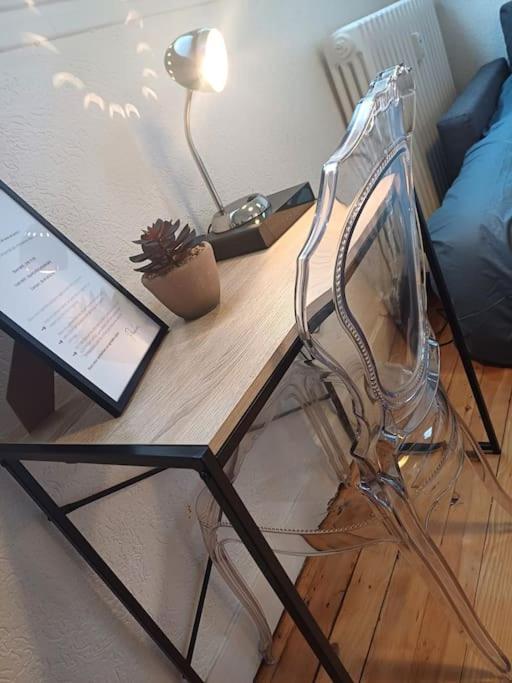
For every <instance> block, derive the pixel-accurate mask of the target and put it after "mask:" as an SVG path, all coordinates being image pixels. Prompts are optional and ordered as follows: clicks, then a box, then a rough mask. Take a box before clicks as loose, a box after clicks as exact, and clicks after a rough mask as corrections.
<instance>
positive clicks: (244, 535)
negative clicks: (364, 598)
mask: <svg viewBox="0 0 512 683" xmlns="http://www.w3.org/2000/svg"><path fill="white" fill-rule="evenodd" d="M200 474H201V477H202V478H203V479H204V482H205V484H206V486H207V487H208V488H209V489H210V491H211V492H212V494H213V495H214V496H215V498H216V500H217V502H218V503H219V505H220V506H221V509H222V510H223V512H224V514H225V515H226V517H227V518H228V519H229V521H230V522H231V524H232V525H233V528H234V529H235V531H236V532H237V533H238V535H239V536H240V540H241V541H242V542H243V544H244V545H245V547H246V548H247V550H248V551H249V553H250V554H251V556H252V558H253V560H254V561H255V562H256V564H257V565H258V567H259V568H260V569H261V571H262V573H263V575H264V576H265V578H266V579H267V581H268V582H269V583H270V585H271V586H272V588H273V590H274V591H275V593H276V595H277V597H278V598H279V600H280V601H281V602H282V604H283V606H284V608H285V609H286V610H287V611H288V613H289V614H290V616H291V618H292V619H293V620H294V622H295V623H296V625H297V627H298V628H299V630H300V631H301V633H302V635H303V636H304V638H305V639H306V641H307V642H308V644H309V645H310V647H311V649H312V650H313V652H314V653H315V655H316V656H317V657H318V660H319V662H320V664H321V665H322V666H323V667H324V669H325V670H326V672H327V674H328V675H329V676H330V678H331V680H333V681H334V682H335V683H352V679H351V678H350V675H349V674H348V672H347V671H346V670H345V668H344V667H343V665H342V663H341V662H340V660H339V659H338V657H337V655H336V654H335V652H334V650H333V649H332V647H331V645H330V644H329V641H328V639H327V638H326V637H325V636H324V634H323V633H322V631H321V629H320V627H319V626H318V624H317V622H316V621H315V619H314V618H313V616H312V615H311V612H310V611H309V610H308V608H307V607H306V605H305V603H304V602H303V600H302V599H301V597H300V595H299V593H298V592H297V589H296V588H295V586H294V585H293V583H292V581H291V580H290V578H289V576H288V575H287V573H286V572H285V570H284V569H283V567H282V565H281V563H280V562H279V560H278V559H277V557H276V556H275V555H274V553H273V552H272V549H271V548H270V546H269V545H268V543H267V541H266V540H265V538H264V536H263V534H262V533H261V531H260V530H259V528H258V526H257V525H256V523H255V522H254V520H253V519H252V517H251V515H250V514H249V512H248V510H247V508H246V507H245V505H244V504H243V502H242V500H241V498H240V496H239V495H238V494H237V492H236V491H235V489H234V488H233V486H232V484H231V482H230V481H229V478H228V477H227V476H226V474H225V473H224V470H223V469H222V467H221V466H220V464H219V463H218V462H217V459H216V458H215V457H214V456H213V455H212V454H211V453H210V452H208V453H207V454H206V455H205V456H203V459H202V470H201V471H200Z"/></svg>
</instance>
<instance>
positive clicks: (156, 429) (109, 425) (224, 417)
mask: <svg viewBox="0 0 512 683" xmlns="http://www.w3.org/2000/svg"><path fill="white" fill-rule="evenodd" d="M336 211H337V212H339V214H340V215H339V218H340V219H342V218H343V215H344V208H343V207H342V206H341V205H340V206H338V207H337V208H336ZM313 213H314V207H312V208H311V209H309V210H308V211H307V212H306V213H305V214H304V216H302V217H301V218H300V219H299V220H298V221H297V223H296V224H295V225H294V226H293V227H292V228H291V229H290V230H288V232H287V233H285V235H283V237H282V238H281V239H280V240H278V241H277V242H276V243H275V244H274V245H273V246H272V247H271V248H270V249H267V250H265V251H261V252H257V253H254V254H250V255H247V256H242V257H239V258H236V259H231V260H229V261H224V262H222V263H220V264H219V268H220V277H221V304H220V306H219V307H218V308H217V309H216V310H215V311H212V312H211V313H210V314H208V315H207V316H205V317H203V318H201V319H199V320H196V321H194V322H189V323H185V322H184V321H182V320H181V319H176V320H175V321H174V322H173V323H172V325H171V330H170V332H169V334H168V335H167V337H166V338H165V339H164V341H163V343H162V345H161V347H160V349H159V350H158V352H157V354H156V355H155V357H154V359H153V360H152V362H151V364H150V366H149V368H148V370H147V371H146V373H145V375H144V377H143V379H142V381H141V383H140V385H139V387H138V389H137V391H136V392H135V395H134V396H133V398H132V400H131V402H130V404H129V405H128V407H127V409H126V410H125V412H124V413H123V415H122V416H121V417H120V418H117V419H115V418H112V417H110V416H109V415H108V414H107V413H105V412H104V411H103V410H101V409H100V408H99V407H98V406H96V405H95V404H94V403H92V402H91V401H90V400H89V399H87V398H86V397H84V396H82V395H81V394H79V393H78V392H74V394H73V398H72V399H70V400H69V401H68V402H67V403H66V404H65V405H64V406H62V407H61V408H59V410H57V411H56V413H55V414H54V415H53V416H52V417H51V418H50V419H49V420H48V421H47V423H45V424H44V425H43V426H42V427H41V428H39V429H38V430H36V431H34V432H33V433H32V434H31V435H30V436H27V435H26V434H23V435H22V434H15V435H12V436H13V438H10V439H9V440H10V441H11V442H12V441H28V442H36V443H52V444H159V445H187V444H190V445H208V446H209V447H210V448H211V450H212V451H213V452H214V453H215V452H217V451H218V450H219V448H220V447H221V446H222V444H223V443H224V441H225V440H226V438H227V437H228V436H229V434H230V433H231V431H232V430H233V429H234V427H235V426H236V424H237V423H238V421H239V420H240V418H241V417H242V415H243V414H244V412H245V411H246V409H247V408H248V407H249V406H250V404H251V402H252V400H253V399H254V398H255V397H256V395H257V394H258V391H259V390H260V389H261V387H262V386H263V385H264V383H265V381H266V380H267V379H268V377H269V376H270V375H271V373H272V371H273V370H274V369H275V367H276V365H277V364H278V363H279V361H280V360H281V359H282V357H283V355H284V353H285V352H286V350H287V349H288V348H289V347H290V345H291V344H293V342H294V340H295V339H296V327H295V314H294V306H293V292H294V284H295V265H296V258H297V255H298V253H299V251H300V249H301V247H302V245H303V244H304V241H305V239H306V236H307V234H308V231H309V228H310V226H311V222H312V218H313ZM330 241H332V240H324V241H323V243H322V245H321V250H322V251H321V252H319V253H320V255H321V258H320V259H318V260H316V262H317V263H318V266H319V267H317V268H315V271H314V272H312V274H311V279H310V283H311V288H312V292H313V293H314V295H315V296H316V295H317V296H321V295H322V294H323V293H325V292H326V291H327V290H328V288H329V286H330V283H331V278H332V263H333V254H334V253H335V249H336V245H335V244H330ZM324 257H325V267H323V263H324Z"/></svg>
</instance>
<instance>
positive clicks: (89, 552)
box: [0, 204, 500, 683]
mask: <svg viewBox="0 0 512 683" xmlns="http://www.w3.org/2000/svg"><path fill="white" fill-rule="evenodd" d="M418 214H419V220H420V228H421V232H422V237H423V245H424V249H425V253H426V256H427V260H428V263H429V266H430V271H431V274H432V276H433V278H434V280H435V282H436V285H437V289H438V292H439V294H440V298H441V301H442V303H443V305H444V307H445V311H446V314H447V320H448V323H449V325H450V327H451V329H452V333H453V338H454V342H455V344H456V347H457V350H458V352H459V354H460V357H461V359H462V363H463V366H464V369H465V371H466V375H467V377H468V381H469V383H470V386H471V389H472V391H473V395H474V397H475V401H476V404H477V407H478V410H479V413H480V416H481V418H482V421H483V423H484V426H485V429H486V432H487V435H488V438H489V441H488V442H486V443H483V444H481V445H482V447H483V448H484V449H485V450H488V451H492V452H494V453H499V452H500V446H499V442H498V439H497V437H496V433H495V431H494V427H493V424H492V421H491V418H490V416H489V412H488V410H487V406H486V403H485V400H484V398H483V395H482V392H481V389H480V385H479V383H478V379H477V377H476V373H475V371H474V368H473V365H472V362H471V359H470V356H469V353H468V350H467V347H466V344H465V341H464V337H463V334H462V331H461V329H460V325H459V323H458V320H457V317H456V315H455V310H454V307H453V303H452V301H451V298H450V294H449V291H448V288H447V286H446V283H445V280H444V277H443V274H442V271H441V268H440V266H439V262H438V260H437V256H436V254H435V251H434V247H433V245H432V241H431V239H430V235H429V233H428V229H427V226H426V222H425V220H424V217H423V214H422V211H421V207H420V206H419V204H418ZM329 309H330V310H331V311H332V309H333V307H332V302H331V305H330V306H329V304H328V305H327V306H325V307H324V308H323V309H322V311H320V312H319V319H322V318H323V317H325V315H326V314H328V313H329ZM301 348H302V344H301V341H300V340H299V339H296V340H295V342H294V343H293V344H292V345H291V346H290V348H289V349H288V351H287V352H286V353H285V355H284V356H283V358H282V359H281V361H280V362H279V363H278V366H277V367H276V369H275V370H274V372H273V373H272V375H271V376H270V377H269V378H268V380H267V382H266V383H265V385H264V386H263V388H262V389H261V391H260V392H259V394H258V396H257V397H256V399H255V400H254V401H253V403H252V404H251V406H250V407H249V409H248V410H247V412H246V413H245V415H244V416H243V417H242V419H241V420H240V422H239V423H238V425H237V426H236V428H235V429H234V430H233V432H232V433H231V435H230V436H229V437H228V439H227V440H226V442H225V443H224V444H223V446H222V448H221V450H220V451H219V453H217V455H214V454H213V453H212V452H211V450H210V449H209V447H208V446H156V445H147V446H143V445H101V444H93V445H70V446H66V445H49V444H18V443H15V444H6V443H4V444H0V462H1V464H2V466H3V467H4V468H5V469H6V470H7V471H8V472H9V474H10V475H11V476H12V477H13V478H14V479H15V480H16V481H17V482H18V484H19V485H20V486H21V487H22V488H23V489H24V490H25V491H26V493H27V494H28V495H29V496H30V497H31V498H32V499H33V501H34V502H35V503H36V504H37V505H38V506H39V508H40V509H41V510H42V511H43V512H44V514H45V515H46V516H47V517H48V519H49V520H50V521H51V522H52V523H53V524H54V525H55V526H56V528H57V529H58V530H59V531H60V532H61V533H62V534H63V536H64V537H65V538H66V539H67V540H68V541H69V543H71V545H72V546H73V547H74V548H75V550H76V551H77V552H78V553H79V554H80V555H81V556H82V558H83V559H84V560H85V561H86V562H87V564H88V565H89V566H90V567H91V569H92V570H93V571H94V572H95V573H96V574H97V575H98V576H99V578H100V579H101V580H102V581H103V582H104V583H105V585H106V586H107V587H108V588H109V589H110V590H111V592H112V593H113V594H114V595H115V596H116V597H117V598H118V599H119V601H120V602H121V603H122V604H123V605H124V607H125V608H126V609H127V611H128V612H129V613H130V614H131V615H132V617H133V618H134V619H135V620H136V621H137V622H138V623H139V625H140V626H141V627H142V629H143V630H144V631H145V632H146V633H147V635H148V636H149V637H150V638H151V639H152V640H153V641H154V642H155V643H156V645H158V647H159V648H160V649H161V650H162V652H163V653H164V654H165V655H166V656H167V657H168V659H169V660H170V661H171V662H172V663H173V664H174V665H175V666H176V667H177V669H178V670H179V671H180V672H181V673H182V674H183V676H184V677H185V678H186V679H187V680H188V681H190V682H191V683H202V679H201V678H200V676H199V675H198V674H197V672H196V671H195V670H194V669H193V667H192V655H193V651H194V646H195V642H196V639H197V634H198V630H199V624H200V619H201V614H202V610H203V606H204V601H205V597H206V590H207V586H208V581H209V578H210V574H211V568H212V564H211V560H209V559H208V562H207V567H206V572H205V577H204V580H203V585H202V588H201V591H200V596H199V602H198V606H197V610H196V615H195V619H194V623H193V627H192V631H191V637H190V642H189V647H188V652H187V655H186V656H184V655H183V654H182V653H181V652H180V651H179V649H178V648H177V647H176V646H175V645H174V644H173V642H172V641H171V640H170V639H169V637H168V636H167V635H166V634H165V633H164V632H163V631H162V629H161V628H160V627H159V626H158V624H157V623H156V622H155V621H154V619H153V618H152V617H151V616H150V614H149V613H148V612H147V611H146V610H145V609H144V607H143V606H142V605H141V604H140V602H139V601H138V600H137V599H136V597H135V596H134V595H133V594H132V593H131V592H130V591H129V590H128V588H127V587H126V585H125V584H124V583H123V582H122V581H121V579H120V578H119V577H118V576H117V575H116V574H115V573H114V571H113V570H112V569H111V568H110V567H109V565H108V564H107V563H106V562H105V560H104V559H103V558H102V557H101V556H100V555H99V553H98V552H97V551H96V550H95V549H94V547H93V546H92V545H91V544H90V543H89V542H88V541H87V539H86V538H85V536H83V534H82V533H81V532H80V530H79V529H78V528H77V527H76V526H75V524H73V522H72V521H71V520H70V519H69V514H70V513H71V512H73V511H74V510H77V509H78V508H80V507H83V506H84V505H88V504H90V503H92V502H94V501H96V500H99V499H100V498H103V497H105V496H107V495H110V494H112V493H115V492H117V491H120V490H122V489H124V488H126V487H128V486H132V485H134V484H136V483H138V482H139V481H142V480H143V479H146V478H148V477H150V476H153V475H155V474H158V473H160V472H163V471H166V470H169V469H187V470H193V471H195V472H197V474H198V475H199V476H200V477H201V479H203V481H204V483H205V485H206V486H207V487H208V488H209V490H210V491H211V493H212V495H213V496H214V497H215V499H216V500H217V502H218V503H219V506H220V509H221V510H222V512H223V513H224V514H225V515H226V517H227V518H228V520H229V521H230V523H231V524H232V526H233V528H234V529H235V531H236V532H237V533H238V535H239V537H240V540H241V541H242V542H243V543H244V545H245V547H246V548H247V550H248V551H249V553H250V554H251V556H252V558H253V559H254V561H255V562H256V564H257V565H258V567H259V569H260V570H261V572H262V573H263V575H264V576H265V578H266V579H267V581H268V582H269V584H270V585H271V587H272V588H273V590H274V592H275V593H276V595H277V596H278V598H279V599H280V601H281V603H282V605H283V607H284V608H285V609H286V610H287V611H288V613H289V614H290V616H291V617H292V619H293V620H294V622H295V624H296V625H297V627H298V628H299V630H300V631H301V633H302V634H303V636H304V638H305V640H306V641H307V642H308V643H309V645H310V647H311V648H312V650H313V652H314V653H315V655H316V656H317V657H318V660H319V662H320V664H321V665H322V666H323V667H324V669H325V670H326V672H327V673H328V674H329V676H330V677H331V679H332V680H333V681H335V682H336V683H352V679H351V678H350V675H349V674H348V672H347V671H346V670H345V668H344V666H343V665H342V663H341V661H340V659H339V658H338V656H337V654H336V653H335V651H334V650H333V648H332V647H331V645H330V644H329V641H328V639H327V638H326V636H325V635H324V634H323V633H322V631H321V629H320V627H319V626H318V624H317V622H316V621H315V619H314V618H313V616H312V615H311V613H310V611H309V609H308V608H307V606H306V605H305V603H304V602H303V600H302V599H301V597H300V595H299V593H298V591H297V589H296V587H295V586H294V584H293V583H292V581H291V580H290V578H289V577H288V575H287V574H286V572H285V570H284V569H283V567H282V565H281V563H280V562H279V560H278V559H277V557H276V556H275V554H274V553H273V551H272V550H271V548H270V546H269V545H268V543H267V541H266V539H265V538H264V536H263V534H262V533H261V531H260V529H259V528H258V526H257V525H256V523H255V522H254V520H253V519H252V517H251V515H250V514H249V512H248V510H247V508H246V507H245V505H244V503H243V501H242V500H241V498H240V497H239V495H238V493H237V492H236V491H235V489H234V487H233V485H232V483H231V481H230V479H229V478H228V476H227V475H226V473H225V472H224V469H223V467H224V465H225V464H226V463H227V461H228V460H229V458H230V457H231V455H232V454H233V453H234V452H235V450H236V448H237V446H238V445H239V443H240V441H241V440H242V438H243V436H244V435H245V433H246V432H247V430H248V428H249V427H250V425H251V424H252V423H253V421H254V419H255V418H256V416H257V415H258V413H259V412H260V410H261V409H262V408H263V406H264V405H265V403H266V402H267V400H268V398H269V397H270V395H271V394H272V392H273V391H274V390H275V388H276V387H277V385H278V384H279V382H280V381H281V379H282V378H283V376H284V374H285V372H286V371H287V370H288V368H289V367H290V366H291V364H292V362H293V360H294V359H295V357H296V356H297V355H298V353H299V352H300V350H301ZM36 460H37V461H45V462H62V463H72V464H78V463H81V464H100V465H118V466H139V467H147V468H150V469H148V471H146V472H144V473H142V474H139V475H137V476H134V477H131V478H129V479H127V480H125V481H123V482H120V483H118V484H116V485H114V486H111V487H109V488H107V489H104V490H102V491H98V492H97V493H93V494H91V495H89V496H87V497H86V498H83V499H81V500H78V501H75V502H72V503H68V504H66V505H62V506H60V505H58V504H57V503H56V502H55V501H54V500H53V498H52V497H51V496H50V495H49V494H48V492H47V491H46V490H45V489H44V488H43V487H42V486H41V484H40V483H39V482H38V481H37V480H36V479H35V477H34V476H33V475H32V474H31V473H30V472H29V471H28V470H27V468H26V467H25V466H24V465H23V462H22V461H36Z"/></svg>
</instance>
